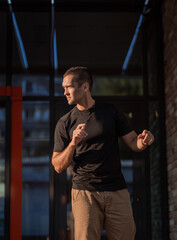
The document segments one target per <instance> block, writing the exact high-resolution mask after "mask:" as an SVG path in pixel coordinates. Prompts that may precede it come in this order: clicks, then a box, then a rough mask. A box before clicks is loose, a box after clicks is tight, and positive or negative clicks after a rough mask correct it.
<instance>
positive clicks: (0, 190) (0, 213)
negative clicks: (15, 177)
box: [0, 108, 5, 236]
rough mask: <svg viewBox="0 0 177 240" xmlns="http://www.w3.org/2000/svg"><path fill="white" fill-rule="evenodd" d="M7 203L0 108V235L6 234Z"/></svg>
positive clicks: (3, 126)
mask: <svg viewBox="0 0 177 240" xmlns="http://www.w3.org/2000/svg"><path fill="white" fill-rule="evenodd" d="M4 205H5V109H2V108H0V236H3V235H4Z"/></svg>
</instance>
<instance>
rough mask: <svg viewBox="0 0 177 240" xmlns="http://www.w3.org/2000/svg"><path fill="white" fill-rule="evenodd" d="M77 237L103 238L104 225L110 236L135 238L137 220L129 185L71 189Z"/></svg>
mask: <svg viewBox="0 0 177 240" xmlns="http://www.w3.org/2000/svg"><path fill="white" fill-rule="evenodd" d="M71 195H72V211H73V216H74V225H75V226H74V230H75V240H100V238H101V232H102V228H103V225H104V226H105V229H106V233H107V237H108V240H133V239H134V237H135V232H136V228H135V223H134V219H133V214H132V207H131V203H130V194H129V192H128V190H127V189H123V190H118V191H104V192H97V191H91V192H90V191H87V190H77V189H72V194H71Z"/></svg>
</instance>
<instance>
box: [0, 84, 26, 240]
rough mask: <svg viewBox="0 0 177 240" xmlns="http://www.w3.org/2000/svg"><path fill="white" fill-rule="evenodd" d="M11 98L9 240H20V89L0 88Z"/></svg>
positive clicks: (0, 93) (1, 92) (3, 94)
mask: <svg viewBox="0 0 177 240" xmlns="http://www.w3.org/2000/svg"><path fill="white" fill-rule="evenodd" d="M0 96H9V97H11V163H10V229H9V230H10V240H21V235H22V234H21V231H22V230H21V222H22V219H21V218H22V88H21V87H0Z"/></svg>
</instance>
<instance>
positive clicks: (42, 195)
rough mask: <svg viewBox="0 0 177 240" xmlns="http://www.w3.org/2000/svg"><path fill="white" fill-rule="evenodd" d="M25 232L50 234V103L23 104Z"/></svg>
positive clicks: (23, 201)
mask: <svg viewBox="0 0 177 240" xmlns="http://www.w3.org/2000/svg"><path fill="white" fill-rule="evenodd" d="M22 174H23V197H22V235H23V236H36V237H37V236H38V237H42V236H45V237H47V236H49V103H48V102H25V103H24V104H23V170H22Z"/></svg>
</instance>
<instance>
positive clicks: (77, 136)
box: [52, 124, 87, 173]
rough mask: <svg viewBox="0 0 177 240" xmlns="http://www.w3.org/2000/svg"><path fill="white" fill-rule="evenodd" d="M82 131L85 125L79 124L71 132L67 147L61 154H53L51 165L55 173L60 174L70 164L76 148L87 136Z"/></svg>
mask: <svg viewBox="0 0 177 240" xmlns="http://www.w3.org/2000/svg"><path fill="white" fill-rule="evenodd" d="M84 129H85V124H79V125H78V126H77V128H76V129H75V130H74V131H73V137H72V140H71V142H70V143H69V145H68V146H67V147H66V148H65V149H64V150H63V151H62V152H54V153H53V155H52V164H53V166H54V168H55V171H56V172H58V173H61V172H62V171H63V170H64V169H66V168H67V167H68V166H69V165H70V164H71V162H72V159H73V155H74V151H75V149H76V146H77V145H78V143H79V142H81V141H82V139H83V138H85V137H86V136H87V133H86V132H85V130H84Z"/></svg>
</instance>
